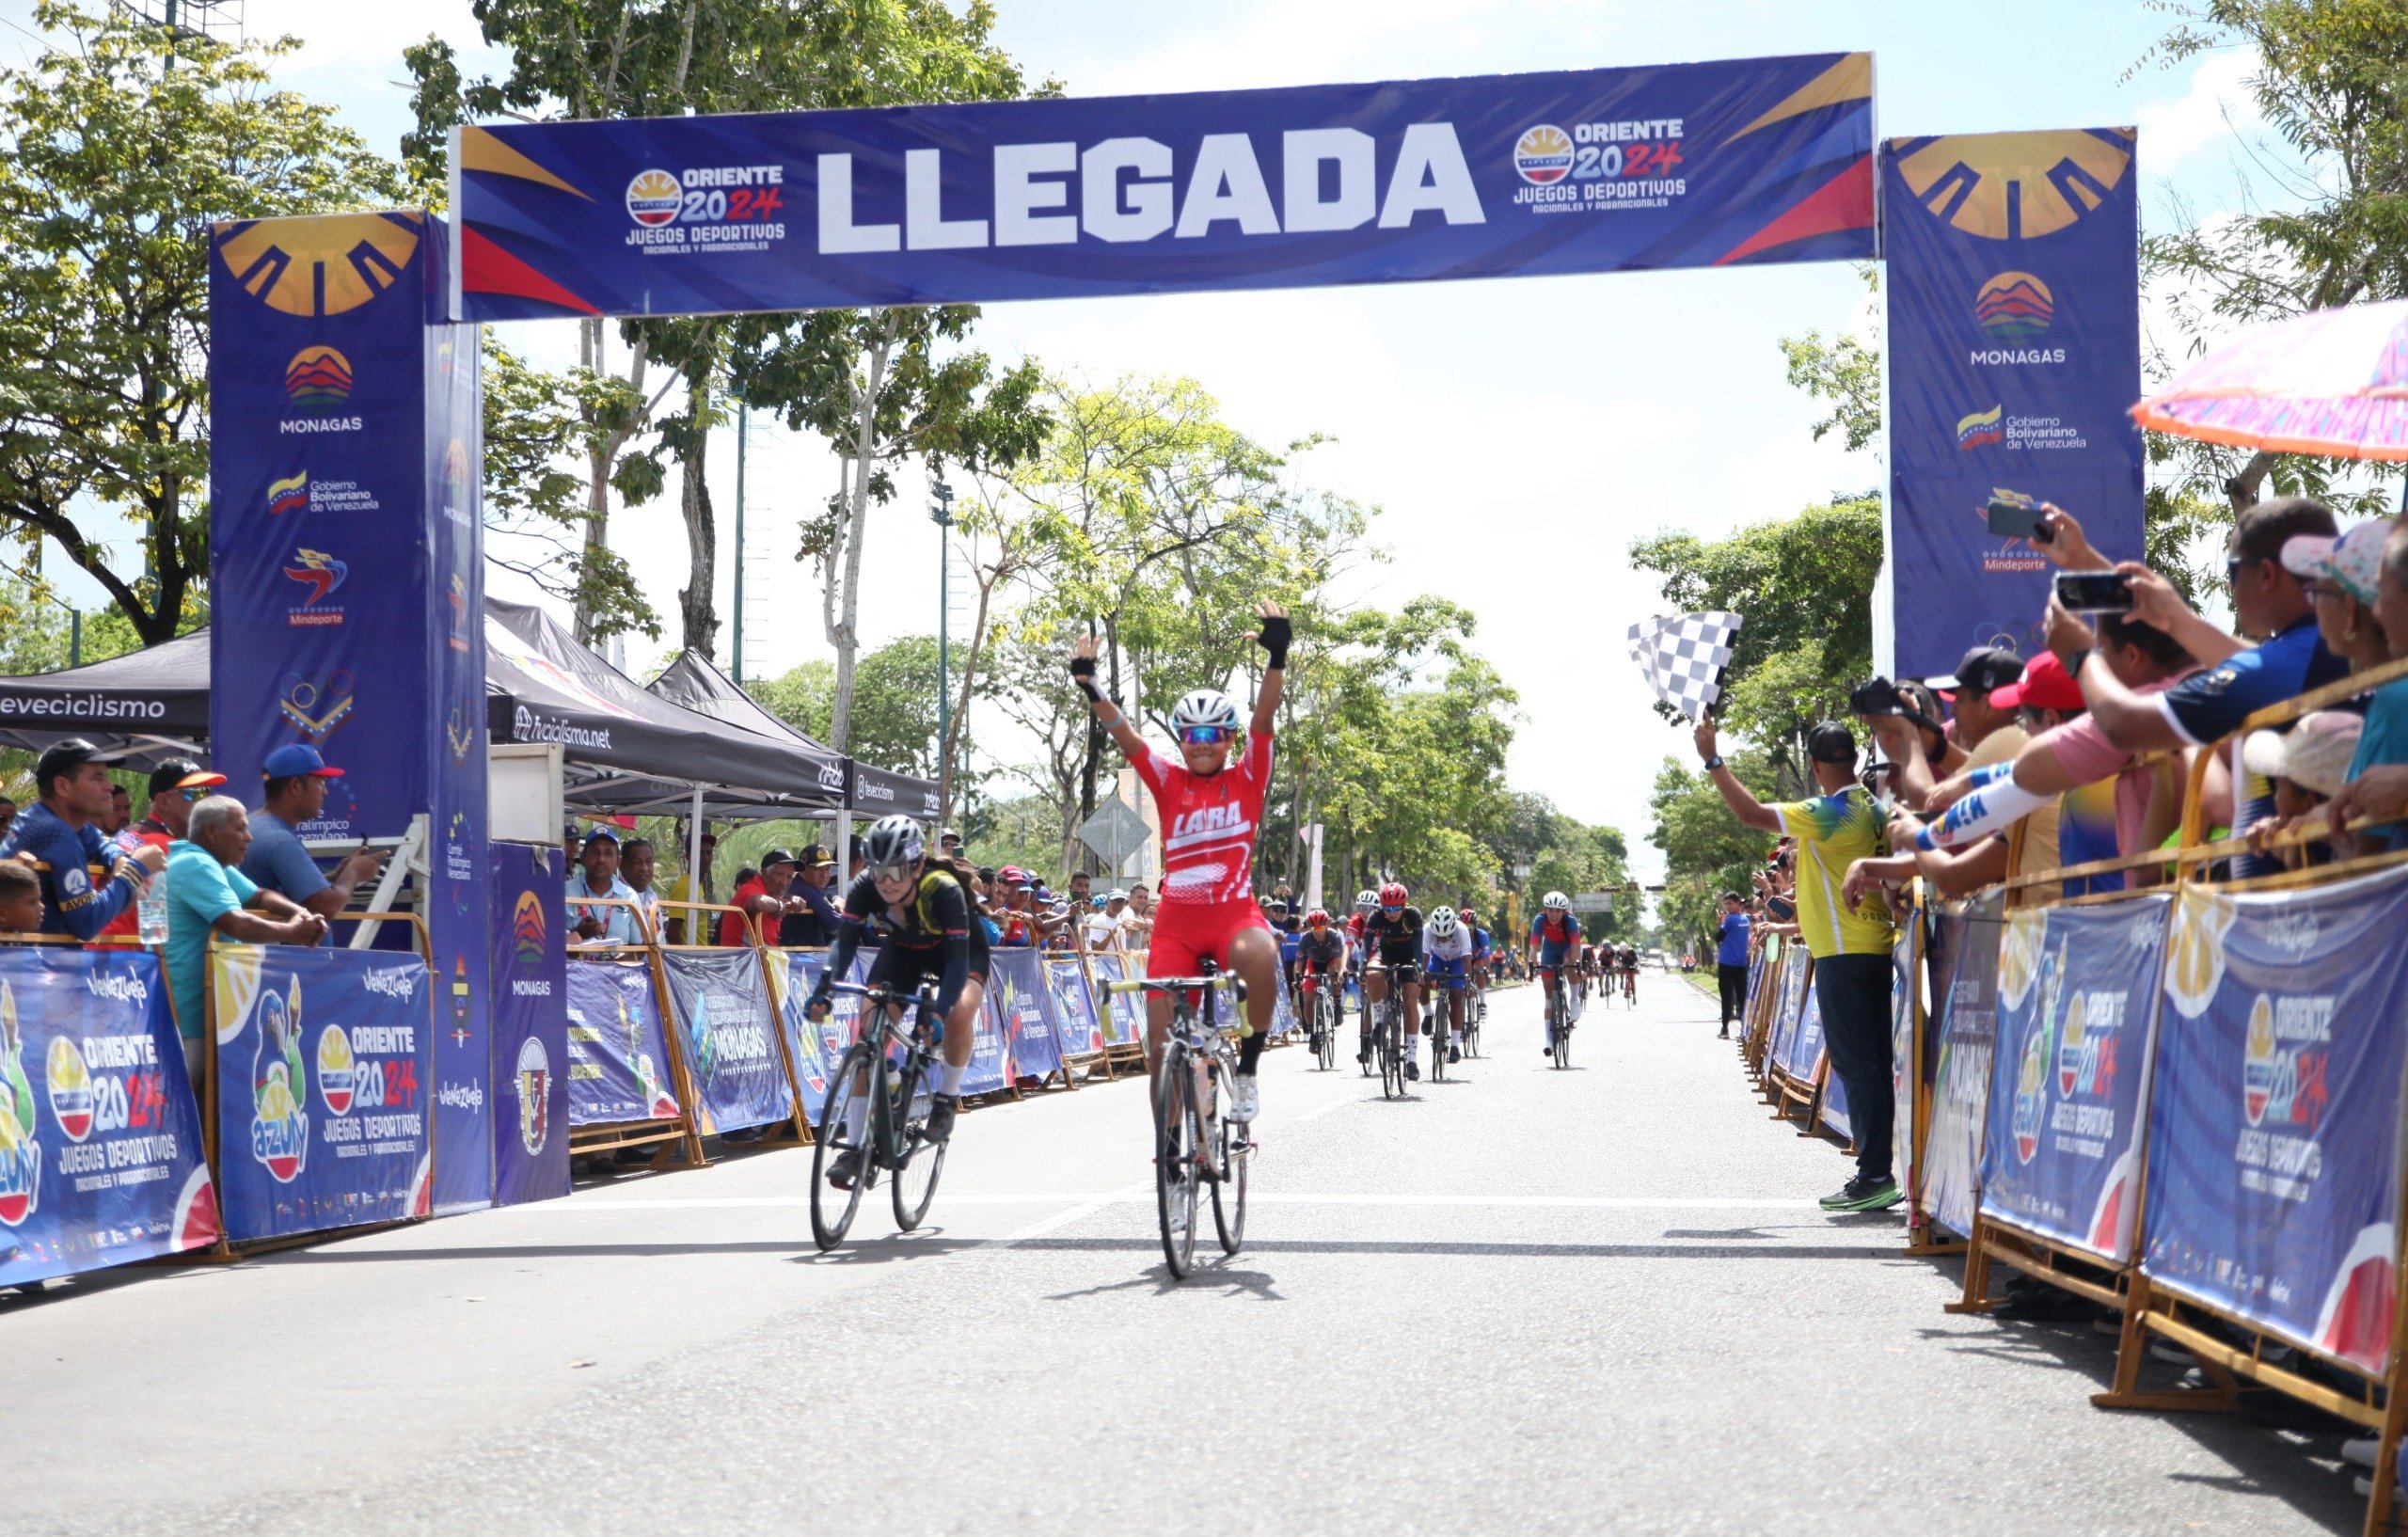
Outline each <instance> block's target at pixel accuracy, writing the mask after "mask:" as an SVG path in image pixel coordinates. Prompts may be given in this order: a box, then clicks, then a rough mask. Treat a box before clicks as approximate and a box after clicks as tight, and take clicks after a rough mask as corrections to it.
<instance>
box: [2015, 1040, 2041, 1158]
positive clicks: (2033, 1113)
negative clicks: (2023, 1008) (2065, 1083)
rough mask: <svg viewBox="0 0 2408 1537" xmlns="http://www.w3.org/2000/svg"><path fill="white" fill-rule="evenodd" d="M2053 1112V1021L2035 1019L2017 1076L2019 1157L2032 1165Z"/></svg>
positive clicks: (2016, 1117) (2016, 1100)
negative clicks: (2050, 1110) (2042, 1127)
mask: <svg viewBox="0 0 2408 1537" xmlns="http://www.w3.org/2000/svg"><path fill="white" fill-rule="evenodd" d="M2048 1108H2049V1020H2048V1015H2047V1013H2046V1011H2043V1012H2041V1013H2039V1014H2036V1015H2035V1016H2034V1017H2033V1020H2032V1026H2031V1029H2030V1030H2029V1031H2027V1032H2026V1033H2025V1035H2024V1038H2023V1060H2022V1061H2021V1062H2020V1063H2019V1064H2017V1066H2016V1072H2015V1157H2016V1161H2017V1162H2018V1163H2022V1164H2029V1163H2030V1162H2032V1155H2033V1154H2035V1153H2036V1152H2038V1151H2039V1150H2040V1123H2041V1122H2042V1120H2044V1119H2045V1118H2046V1117H2047V1114H2048Z"/></svg>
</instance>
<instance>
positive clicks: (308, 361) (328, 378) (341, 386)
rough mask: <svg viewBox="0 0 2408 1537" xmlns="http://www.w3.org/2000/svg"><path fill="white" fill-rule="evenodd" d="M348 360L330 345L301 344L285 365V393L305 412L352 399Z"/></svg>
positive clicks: (329, 407) (349, 360)
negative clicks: (306, 345) (302, 345)
mask: <svg viewBox="0 0 2408 1537" xmlns="http://www.w3.org/2000/svg"><path fill="white" fill-rule="evenodd" d="M351 384H352V380H351V359H350V358H348V357H344V356H343V355H342V354H341V353H339V352H337V351H335V349H334V348H332V347H304V348H302V349H301V350H300V351H299V352H296V353H294V354H293V361H291V362H290V363H287V364H285V365H284V393H285V395H286V396H287V397H288V398H290V399H291V400H292V402H293V404H295V405H297V406H299V407H301V409H303V410H304V411H331V410H333V409H334V408H335V407H336V406H338V405H341V404H342V403H343V402H345V401H347V400H349V399H351Z"/></svg>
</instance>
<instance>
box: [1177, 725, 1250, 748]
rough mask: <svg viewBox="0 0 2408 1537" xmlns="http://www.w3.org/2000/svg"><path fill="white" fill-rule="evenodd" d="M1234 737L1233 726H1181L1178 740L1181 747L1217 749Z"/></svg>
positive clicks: (1234, 730)
mask: <svg viewBox="0 0 2408 1537" xmlns="http://www.w3.org/2000/svg"><path fill="white" fill-rule="evenodd" d="M1236 735H1237V730H1236V728H1235V727H1233V726H1181V727H1180V732H1179V740H1180V746H1182V747H1217V746H1219V745H1220V744H1221V743H1223V742H1226V741H1228V739H1229V738H1230V737H1234V736H1236Z"/></svg>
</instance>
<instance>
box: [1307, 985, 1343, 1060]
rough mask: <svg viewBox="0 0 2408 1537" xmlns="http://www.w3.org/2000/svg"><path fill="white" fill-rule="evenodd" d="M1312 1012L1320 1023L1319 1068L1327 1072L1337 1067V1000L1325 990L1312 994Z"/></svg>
mask: <svg viewBox="0 0 2408 1537" xmlns="http://www.w3.org/2000/svg"><path fill="white" fill-rule="evenodd" d="M1313 1012H1314V1015H1315V1017H1316V1018H1318V1019H1319V1020H1320V1021H1321V1067H1322V1071H1323V1072H1327V1071H1329V1070H1331V1069H1332V1068H1335V1067H1337V1066H1338V1000H1337V999H1335V998H1333V997H1331V996H1330V994H1329V990H1328V989H1327V988H1325V987H1324V988H1323V989H1321V990H1318V991H1317V992H1315V993H1314V995H1313Z"/></svg>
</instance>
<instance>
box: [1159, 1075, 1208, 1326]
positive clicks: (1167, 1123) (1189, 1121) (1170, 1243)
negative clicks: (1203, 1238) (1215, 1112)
mask: <svg viewBox="0 0 2408 1537" xmlns="http://www.w3.org/2000/svg"><path fill="white" fill-rule="evenodd" d="M1195 1083H1196V1072H1195V1067H1194V1064H1193V1063H1192V1062H1191V1061H1190V1060H1189V1057H1188V1053H1187V1048H1186V1047H1185V1046H1183V1045H1181V1044H1180V1042H1179V1041H1177V1040H1173V1041H1171V1042H1170V1043H1169V1044H1168V1045H1166V1046H1165V1047H1164V1050H1163V1060H1162V1076H1161V1077H1160V1078H1159V1079H1158V1080H1156V1082H1155V1085H1154V1130H1155V1136H1154V1141H1155V1148H1154V1209H1155V1212H1156V1213H1157V1214H1158V1215H1159V1216H1160V1217H1161V1219H1162V1232H1163V1260H1164V1262H1165V1263H1166V1264H1168V1265H1169V1266H1170V1273H1171V1276H1172V1278H1173V1279H1175V1280H1184V1279H1185V1278H1186V1276H1187V1273H1188V1272H1189V1271H1190V1270H1192V1269H1193V1268H1195V1264H1196V1158H1197V1157H1198V1156H1199V1155H1200V1154H1201V1153H1202V1152H1203V1150H1204V1147H1203V1143H1204V1137H1203V1126H1202V1120H1201V1117H1199V1116H1198V1115H1197V1113H1196V1090H1195Z"/></svg>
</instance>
